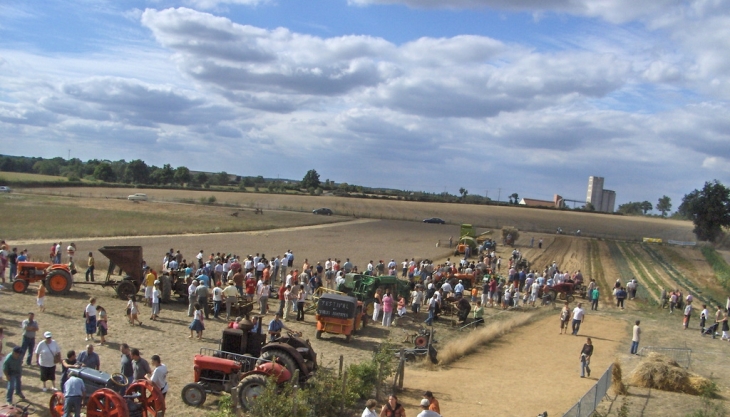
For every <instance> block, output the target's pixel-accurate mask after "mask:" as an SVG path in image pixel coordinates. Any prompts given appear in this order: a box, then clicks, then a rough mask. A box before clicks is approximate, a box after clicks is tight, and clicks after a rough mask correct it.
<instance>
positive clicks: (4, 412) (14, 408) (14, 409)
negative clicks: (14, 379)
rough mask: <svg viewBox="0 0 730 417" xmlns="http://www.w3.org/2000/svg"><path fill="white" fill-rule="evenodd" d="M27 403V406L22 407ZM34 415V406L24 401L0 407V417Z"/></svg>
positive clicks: (26, 416)
mask: <svg viewBox="0 0 730 417" xmlns="http://www.w3.org/2000/svg"><path fill="white" fill-rule="evenodd" d="M23 403H27V404H28V405H22V404H23ZM31 414H35V406H34V405H33V404H31V403H29V402H28V401H26V400H23V401H19V402H18V403H17V404H14V405H13V404H5V405H3V406H0V417H28V416H29V415H31Z"/></svg>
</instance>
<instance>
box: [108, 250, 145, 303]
mask: <svg viewBox="0 0 730 417" xmlns="http://www.w3.org/2000/svg"><path fill="white" fill-rule="evenodd" d="M99 252H101V254H102V255H104V256H106V257H107V258H108V259H109V269H108V270H107V273H106V280H104V281H103V282H101V283H99V284H100V285H101V286H103V287H106V286H111V287H112V288H114V289H115V290H116V292H117V296H119V298H121V299H122V300H126V299H127V298H129V296H130V295H135V294H137V292H138V291H139V289H140V287H142V282H143V280H144V276H143V271H142V261H143V260H144V259H143V257H142V247H141V246H104V247H101V248H99ZM116 267H119V269H120V270H121V271H122V272H123V273H124V277H123V278H122V280H121V281H117V280H114V279H112V278H111V276H112V273H113V272H114V269H115V268H116Z"/></svg>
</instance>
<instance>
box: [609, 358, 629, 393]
mask: <svg viewBox="0 0 730 417" xmlns="http://www.w3.org/2000/svg"><path fill="white" fill-rule="evenodd" d="M611 377H612V378H611V379H612V382H611V389H613V393H614V394H615V395H626V394H628V393H629V390H628V389H627V388H626V384H624V381H623V371H622V370H621V364H620V363H619V362H618V361H615V362H614V363H613V369H612V370H611Z"/></svg>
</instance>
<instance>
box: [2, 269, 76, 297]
mask: <svg viewBox="0 0 730 417" xmlns="http://www.w3.org/2000/svg"><path fill="white" fill-rule="evenodd" d="M39 281H40V282H42V283H43V285H45V286H46V289H47V290H48V292H49V293H50V294H52V295H65V294H68V292H69V291H70V290H71V286H72V285H73V278H72V276H71V270H70V269H69V267H68V265H64V264H50V263H48V262H18V275H17V276H16V277H15V280H14V281H13V291H15V292H17V293H22V292H25V290H26V289H28V285H30V284H31V283H34V282H39Z"/></svg>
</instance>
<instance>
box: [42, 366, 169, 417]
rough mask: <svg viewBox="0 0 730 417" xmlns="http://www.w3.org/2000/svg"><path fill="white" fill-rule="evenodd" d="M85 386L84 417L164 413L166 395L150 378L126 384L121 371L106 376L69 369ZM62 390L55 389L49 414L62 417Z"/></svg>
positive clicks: (151, 416)
mask: <svg viewBox="0 0 730 417" xmlns="http://www.w3.org/2000/svg"><path fill="white" fill-rule="evenodd" d="M70 372H71V374H73V375H75V376H77V377H79V378H81V379H82V380H83V381H84V385H85V386H86V393H87V398H86V400H87V402H86V417H157V416H161V415H163V414H164V412H165V397H164V396H163V395H162V391H160V389H159V388H158V387H157V385H155V384H154V383H153V382H151V381H147V380H137V381H134V382H132V383H131V384H129V385H127V383H128V381H127V377H125V376H124V375H122V374H113V375H109V374H108V373H106V372H101V371H97V370H95V369H91V368H78V369H71V370H70ZM63 403H64V396H63V393H61V392H60V391H59V392H54V393H53V395H52V396H51V400H50V403H49V405H48V408H49V410H50V414H51V417H61V416H63Z"/></svg>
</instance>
